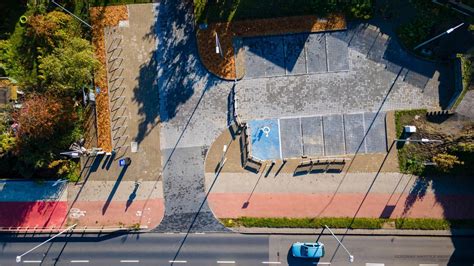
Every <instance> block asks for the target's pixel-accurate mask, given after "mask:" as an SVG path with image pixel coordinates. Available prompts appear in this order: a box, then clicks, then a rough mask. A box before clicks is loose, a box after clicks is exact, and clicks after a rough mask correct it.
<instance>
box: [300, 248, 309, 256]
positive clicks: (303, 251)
mask: <svg viewBox="0 0 474 266" xmlns="http://www.w3.org/2000/svg"><path fill="white" fill-rule="evenodd" d="M301 256H305V257H306V256H308V247H307V246H301Z"/></svg>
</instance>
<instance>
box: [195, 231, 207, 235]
mask: <svg viewBox="0 0 474 266" xmlns="http://www.w3.org/2000/svg"><path fill="white" fill-rule="evenodd" d="M195 234H196V235H205V234H206V233H204V232H196V233H195Z"/></svg>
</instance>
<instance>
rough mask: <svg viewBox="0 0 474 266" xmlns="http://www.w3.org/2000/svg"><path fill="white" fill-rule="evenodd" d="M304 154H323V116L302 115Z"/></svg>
mask: <svg viewBox="0 0 474 266" xmlns="http://www.w3.org/2000/svg"><path fill="white" fill-rule="evenodd" d="M301 130H302V132H301V133H302V135H303V155H306V156H323V155H324V140H323V125H322V117H321V116H313V117H302V118H301Z"/></svg>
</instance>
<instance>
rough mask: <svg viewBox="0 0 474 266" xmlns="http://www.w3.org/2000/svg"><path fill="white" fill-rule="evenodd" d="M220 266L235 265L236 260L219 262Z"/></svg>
mask: <svg viewBox="0 0 474 266" xmlns="http://www.w3.org/2000/svg"><path fill="white" fill-rule="evenodd" d="M217 263H219V264H235V260H218V261H217Z"/></svg>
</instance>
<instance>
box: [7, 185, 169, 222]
mask: <svg viewBox="0 0 474 266" xmlns="http://www.w3.org/2000/svg"><path fill="white" fill-rule="evenodd" d="M163 212H164V203H163V195H162V188H161V183H160V182H156V181H143V182H132V181H122V182H115V181H87V182H86V183H80V184H74V183H70V184H66V183H64V182H53V181H45V182H35V181H2V185H1V186H0V213H1V214H2V215H0V228H3V229H8V228H22V229H25V228H29V229H33V228H38V229H43V228H48V229H52V228H61V227H65V226H66V225H70V224H78V228H79V227H86V228H89V229H100V228H119V227H141V228H153V227H155V226H157V225H158V224H159V223H160V221H161V219H162V217H163Z"/></svg>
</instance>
